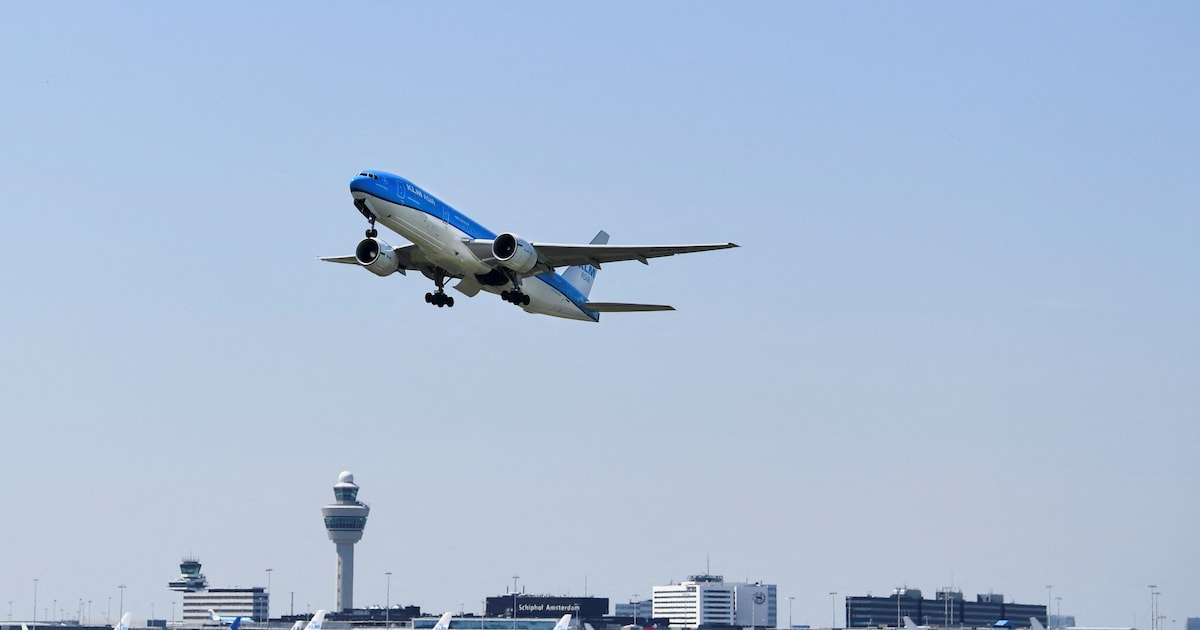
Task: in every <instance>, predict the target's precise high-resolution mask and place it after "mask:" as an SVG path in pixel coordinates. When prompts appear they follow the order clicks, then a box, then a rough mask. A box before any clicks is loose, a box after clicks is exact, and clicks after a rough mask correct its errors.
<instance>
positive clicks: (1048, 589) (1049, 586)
mask: <svg viewBox="0 0 1200 630" xmlns="http://www.w3.org/2000/svg"><path fill="white" fill-rule="evenodd" d="M1052 592H1054V585H1053V584H1047V585H1046V625H1047V626H1048V627H1053V626H1050V593H1052Z"/></svg>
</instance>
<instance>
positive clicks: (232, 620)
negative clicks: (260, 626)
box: [208, 608, 254, 630]
mask: <svg viewBox="0 0 1200 630" xmlns="http://www.w3.org/2000/svg"><path fill="white" fill-rule="evenodd" d="M208 618H209V619H211V620H212V621H215V622H217V623H219V624H221V625H226V624H228V625H230V626H233V624H238V625H241V622H243V621H249V622H250V623H254V620H253V619H251V618H250V617H222V616H221V615H218V614H217V611H215V610H213V609H211V608H209V609H208ZM230 630H237V628H236V627H233V628H230Z"/></svg>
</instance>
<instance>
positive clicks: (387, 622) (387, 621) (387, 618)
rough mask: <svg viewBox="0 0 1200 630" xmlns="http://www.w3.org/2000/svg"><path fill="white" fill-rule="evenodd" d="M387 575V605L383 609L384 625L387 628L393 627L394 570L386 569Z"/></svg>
mask: <svg viewBox="0 0 1200 630" xmlns="http://www.w3.org/2000/svg"><path fill="white" fill-rule="evenodd" d="M383 574H384V575H386V576H387V607H385V608H384V610H383V626H384V627H385V628H390V627H392V572H391V571H384V573H383Z"/></svg>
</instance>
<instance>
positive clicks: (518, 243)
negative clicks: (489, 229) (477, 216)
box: [492, 232, 538, 273]
mask: <svg viewBox="0 0 1200 630" xmlns="http://www.w3.org/2000/svg"><path fill="white" fill-rule="evenodd" d="M492 256H495V258H496V260H499V261H500V264H502V265H504V266H505V267H506V268H508V269H511V270H513V271H515V272H517V273H525V272H526V271H529V270H530V269H533V268H534V267H535V266H536V265H537V261H538V255H537V250H535V249H534V248H533V245H530V244H529V241H527V240H525V239H523V238H521V237H519V236H517V235H516V234H513V233H511V232H505V233H504V234H501V235H500V236H497V237H496V240H494V241H492Z"/></svg>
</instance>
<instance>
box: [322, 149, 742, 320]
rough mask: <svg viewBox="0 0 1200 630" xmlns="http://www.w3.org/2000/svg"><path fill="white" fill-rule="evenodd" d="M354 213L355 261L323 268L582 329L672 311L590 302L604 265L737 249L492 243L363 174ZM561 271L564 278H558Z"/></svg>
mask: <svg viewBox="0 0 1200 630" xmlns="http://www.w3.org/2000/svg"><path fill="white" fill-rule="evenodd" d="M350 194H351V196H352V197H353V198H354V207H355V208H357V209H358V211H359V212H360V213H361V214H362V215H363V216H364V217H366V219H367V221H368V222H369V223H370V227H369V228H368V229H367V232H366V238H365V239H363V240H362V241H360V242H359V244H358V247H356V248H355V250H354V255H353V256H328V257H322V258H321V260H324V261H328V262H336V263H345V264H357V265H360V266H362V267H365V268H366V269H367V271H370V272H371V273H373V274H375V275H377V276H388V275H391V274H393V273H397V272H399V273H400V274H402V275H404V274H405V272H406V271H408V270H415V271H420V272H421V273H422V274H424V275H425V277H427V278H429V279H430V280H433V282H434V284H435V285H436V286H437V290H436V291H434V292H432V293H426V294H425V301H426V302H428V303H430V304H433V305H435V306H437V307H439V308H440V307H443V306H454V298H453V297H451V296H448V295H446V291H445V285H446V280H447V279H451V278H453V279H457V280H458V281H459V282H458V283H457V284H456V285H454V288H455V289H457V290H458V291H460V292H462V293H463V294H464V295H466V296H467V297H475V296H476V295H478V294H479V291H481V290H483V291H487V292H489V293H496V294H499V295H500V298H501V299H502V300H504V301H505V302H509V303H511V304H515V305H517V306H520V307H521V308H523V309H524V310H525V311H526V312H529V313H538V314H542V315H552V316H555V317H564V318H567V319H579V320H583V321H593V322H595V321H600V313H619V312H633V311H671V310H675V309H674V308H672V307H670V306H666V305H661V304H626V303H621V302H591V301H589V300H588V294H589V292H590V291H591V288H592V283H593V282H594V281H595V279H596V271H597V270H598V269H600V265H601V264H603V263H610V262H619V261H624V260H637V261H641V262H642V264H649V262H648V260H649V259H650V258H658V257H661V256H674V255H675V254H689V253H693V252H705V251H711V250H714V249H727V248H730V247H737V245H736V244H734V243H714V244H706V245H638V246H630V245H609V244H608V234H607V233H606V232H604V231H601V232H600V233H599V234H597V235H596V237H595V238H593V239H592V242H591V243H588V244H587V245H578V244H576V245H564V244H555V243H530V242H529V241H526V240H525V239H523V238H521V237H519V236H517V235H516V234H513V233H512V232H504V233H502V234H499V235H497V234H496V233H494V232H492V231H491V230H488V229H487V228H485V227H483V226H482V225H480V224H479V223H476V222H475V221H474V220H472V219H471V218H469V217H467V216H466V215H465V214H462V213H460V212H459V211H457V210H455V209H454V208H451V207H450V206H448V205H446V204H445V203H444V202H442V201H441V200H439V199H438V198H437V197H434V196H433V195H431V194H429V193H428V192H425V191H424V190H422V189H421V188H419V187H417V186H416V184H413V183H412V182H410V181H408V180H407V179H404V178H403V177H400V176H398V175H393V174H391V173H385V172H383V171H363V172H361V173H359V174H358V176H357V177H355V178H354V179H352V180H350ZM376 221H378V222H380V223H382V224H383V225H384V226H386V227H388V228H390V229H391V230H392V231H394V232H396V233H397V234H399V235H400V236H403V237H404V238H406V239H408V240H409V241H411V242H412V244H411V245H403V246H400V247H392V246H391V245H388V244H387V243H385V242H384V241H383V240H382V239H380V238H379V232H378V230H376V229H375V222H376ZM561 267H566V268H567V269H566V270H564V271H563V272H562V273H557V272H556V271H555V270H556V269H558V268H561Z"/></svg>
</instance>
